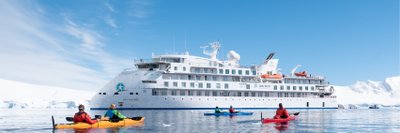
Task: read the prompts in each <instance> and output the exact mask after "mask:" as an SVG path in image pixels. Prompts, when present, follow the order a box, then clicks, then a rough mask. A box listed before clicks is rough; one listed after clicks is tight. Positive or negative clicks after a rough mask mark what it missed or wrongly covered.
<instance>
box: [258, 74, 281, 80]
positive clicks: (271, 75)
mask: <svg viewBox="0 0 400 133" xmlns="http://www.w3.org/2000/svg"><path fill="white" fill-rule="evenodd" d="M261 78H267V79H282V75H281V74H263V75H261Z"/></svg>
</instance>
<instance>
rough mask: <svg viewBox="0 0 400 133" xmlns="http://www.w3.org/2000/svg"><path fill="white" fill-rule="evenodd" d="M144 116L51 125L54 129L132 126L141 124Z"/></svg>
mask: <svg viewBox="0 0 400 133" xmlns="http://www.w3.org/2000/svg"><path fill="white" fill-rule="evenodd" d="M143 122H144V117H140V118H138V119H129V118H127V119H123V120H120V121H118V122H110V121H99V122H96V123H94V124H88V123H84V122H78V123H66V124H54V125H53V127H54V128H55V129H67V128H73V129H87V128H110V127H125V126H133V125H137V124H143Z"/></svg>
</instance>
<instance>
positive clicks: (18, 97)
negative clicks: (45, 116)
mask: <svg viewBox="0 0 400 133" xmlns="http://www.w3.org/2000/svg"><path fill="white" fill-rule="evenodd" d="M0 85H1V86H0V87H1V88H0V108H2V109H4V108H30V109H31V108H75V107H76V106H78V105H79V104H84V105H86V106H88V105H89V102H90V99H91V98H92V97H93V96H94V94H95V92H91V91H84V90H74V89H67V88H61V87H53V86H44V85H35V84H29V83H22V82H18V81H11V80H5V79H0Z"/></svg>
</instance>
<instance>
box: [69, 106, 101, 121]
mask: <svg viewBox="0 0 400 133" xmlns="http://www.w3.org/2000/svg"><path fill="white" fill-rule="evenodd" d="M78 109H79V112H77V113H75V115H74V122H75V123H77V122H86V123H89V124H94V123H96V122H97V121H98V120H97V119H94V120H92V119H91V118H90V116H89V114H87V113H86V112H85V106H84V105H82V104H81V105H79V106H78Z"/></svg>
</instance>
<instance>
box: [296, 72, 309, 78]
mask: <svg viewBox="0 0 400 133" xmlns="http://www.w3.org/2000/svg"><path fill="white" fill-rule="evenodd" d="M294 75H296V76H298V77H307V72H306V71H302V72H297V73H294Z"/></svg>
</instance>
